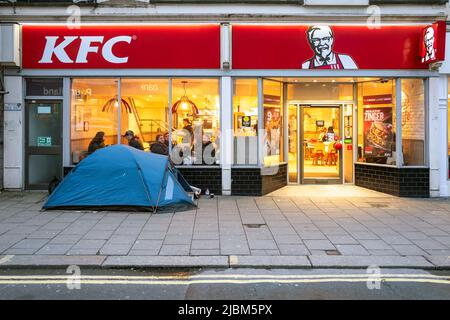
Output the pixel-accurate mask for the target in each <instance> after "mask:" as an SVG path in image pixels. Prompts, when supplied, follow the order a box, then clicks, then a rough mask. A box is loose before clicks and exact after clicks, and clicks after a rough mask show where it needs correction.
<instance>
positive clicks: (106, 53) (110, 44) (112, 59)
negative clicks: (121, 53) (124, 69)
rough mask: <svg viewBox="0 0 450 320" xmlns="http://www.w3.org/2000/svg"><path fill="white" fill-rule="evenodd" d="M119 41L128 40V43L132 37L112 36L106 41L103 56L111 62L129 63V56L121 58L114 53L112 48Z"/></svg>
mask: <svg viewBox="0 0 450 320" xmlns="http://www.w3.org/2000/svg"><path fill="white" fill-rule="evenodd" d="M117 42H126V43H128V44H130V42H131V37H130V36H119V37H114V38H111V39H109V40H108V41H106V43H105V45H104V46H103V49H102V55H103V58H105V60H106V61H109V62H111V63H127V62H128V57H123V58H120V57H117V56H115V55H114V54H113V53H112V48H113V46H114V45H115V44H116V43H117Z"/></svg>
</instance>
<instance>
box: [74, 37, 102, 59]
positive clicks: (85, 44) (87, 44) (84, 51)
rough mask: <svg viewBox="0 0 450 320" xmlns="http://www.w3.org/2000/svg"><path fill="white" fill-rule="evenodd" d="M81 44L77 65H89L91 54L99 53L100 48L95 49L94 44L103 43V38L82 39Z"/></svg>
mask: <svg viewBox="0 0 450 320" xmlns="http://www.w3.org/2000/svg"><path fill="white" fill-rule="evenodd" d="M80 39H81V44H80V49H79V50H78V54H77V60H76V63H87V55H88V53H89V52H95V53H97V51H98V47H93V46H91V44H92V43H93V42H100V43H102V42H103V37H80Z"/></svg>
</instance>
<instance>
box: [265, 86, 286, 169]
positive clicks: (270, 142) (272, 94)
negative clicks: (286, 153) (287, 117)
mask: <svg viewBox="0 0 450 320" xmlns="http://www.w3.org/2000/svg"><path fill="white" fill-rule="evenodd" d="M263 99H264V101H263V103H264V119H263V120H264V130H265V133H264V134H265V137H264V140H263V141H264V144H263V146H262V148H263V155H264V166H272V165H278V164H279V163H280V162H282V161H283V84H282V83H281V82H278V81H270V80H264V82H263Z"/></svg>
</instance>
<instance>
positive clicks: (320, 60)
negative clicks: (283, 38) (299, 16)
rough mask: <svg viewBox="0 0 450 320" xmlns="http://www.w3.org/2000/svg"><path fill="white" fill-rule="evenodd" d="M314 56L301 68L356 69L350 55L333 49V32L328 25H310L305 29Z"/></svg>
mask: <svg viewBox="0 0 450 320" xmlns="http://www.w3.org/2000/svg"><path fill="white" fill-rule="evenodd" d="M306 35H307V37H308V42H309V45H310V46H311V49H312V50H313V52H314V57H312V58H311V59H309V60H307V61H305V62H304V63H303V64H302V69H358V67H357V65H356V63H355V62H354V61H353V59H352V57H350V56H349V55H345V54H338V53H336V52H334V51H333V45H334V34H333V30H332V29H331V27H329V26H312V27H309V28H308V30H307V31H306Z"/></svg>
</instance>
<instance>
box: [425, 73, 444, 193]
mask: <svg viewBox="0 0 450 320" xmlns="http://www.w3.org/2000/svg"><path fill="white" fill-rule="evenodd" d="M428 83H429V86H428V90H429V91H428V92H429V94H428V120H429V122H428V127H429V133H428V141H430V143H429V149H428V150H429V156H428V157H429V164H430V196H431V197H439V196H440V180H441V178H440V173H441V171H442V170H440V162H441V161H440V158H441V149H442V148H441V144H440V143H439V141H441V135H442V128H441V122H440V110H439V78H437V77H430V78H429V82H428ZM434 141H435V142H436V143H433V142H434ZM444 171H445V170H444Z"/></svg>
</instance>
